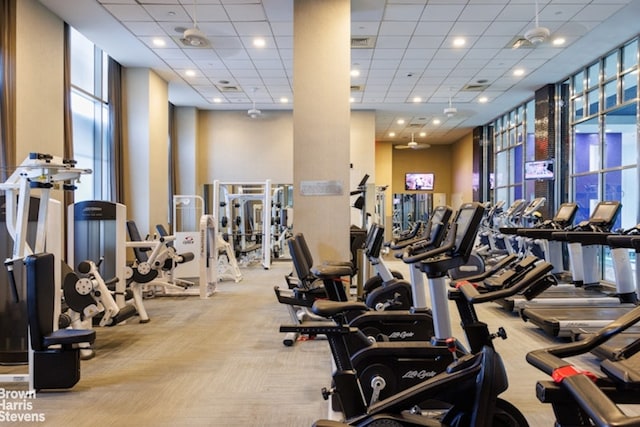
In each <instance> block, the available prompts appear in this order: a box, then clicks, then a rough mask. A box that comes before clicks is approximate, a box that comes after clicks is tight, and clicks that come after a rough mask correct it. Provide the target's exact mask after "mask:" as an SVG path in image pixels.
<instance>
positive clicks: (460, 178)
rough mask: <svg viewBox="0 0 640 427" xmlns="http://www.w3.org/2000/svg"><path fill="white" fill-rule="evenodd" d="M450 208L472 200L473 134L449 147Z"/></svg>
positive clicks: (455, 207)
mask: <svg viewBox="0 0 640 427" xmlns="http://www.w3.org/2000/svg"><path fill="white" fill-rule="evenodd" d="M451 165H452V167H451V199H450V200H451V207H452V208H454V209H457V208H458V207H459V206H460V204H461V203H467V202H471V201H472V200H473V189H472V186H471V184H470V183H472V182H473V134H471V133H469V134H468V135H466V136H465V137H463V138H461V139H460V140H458V141H456V142H455V143H454V144H453V145H452V146H451Z"/></svg>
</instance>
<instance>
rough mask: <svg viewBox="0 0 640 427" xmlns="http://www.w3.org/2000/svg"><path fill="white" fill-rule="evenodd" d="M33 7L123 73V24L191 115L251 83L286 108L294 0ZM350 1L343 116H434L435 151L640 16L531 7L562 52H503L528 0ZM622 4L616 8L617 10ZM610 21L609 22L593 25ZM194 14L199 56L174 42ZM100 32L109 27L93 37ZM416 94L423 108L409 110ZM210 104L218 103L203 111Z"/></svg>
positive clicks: (630, 7) (238, 100)
mask: <svg viewBox="0 0 640 427" xmlns="http://www.w3.org/2000/svg"><path fill="white" fill-rule="evenodd" d="M39 1H40V2H41V3H43V4H44V5H45V6H47V7H50V8H51V9H52V10H54V11H55V13H60V14H61V17H62V18H63V19H64V20H65V21H66V22H69V23H70V24H71V25H73V26H76V27H77V28H85V29H86V28H89V27H90V26H94V25H95V26H96V27H95V29H94V28H93V27H92V31H90V32H89V34H91V35H92V37H96V39H95V40H94V41H95V42H96V43H97V44H98V45H100V46H104V47H105V49H106V50H108V53H109V54H111V55H112V56H114V57H115V58H116V59H117V60H121V59H119V58H124V60H123V65H125V66H129V64H127V61H131V65H133V66H144V64H143V63H141V62H140V61H139V60H137V59H136V61H135V63H134V62H133V61H132V60H131V59H129V58H130V56H131V55H130V53H128V52H126V51H127V50H128V51H130V50H131V49H130V48H129V49H127V48H128V47H130V46H131V45H132V43H127V42H125V43H122V48H120V49H124V51H123V52H122V53H120V49H119V47H118V45H117V44H116V43H114V40H116V39H118V38H116V37H113V35H114V30H113V28H122V34H120V35H121V36H122V37H124V39H126V38H127V37H128V39H129V40H133V41H138V42H139V44H140V46H141V47H140V48H141V49H145V47H146V49H148V53H149V57H150V58H153V59H154V61H155V62H153V63H149V65H148V66H149V67H151V68H155V69H156V71H157V72H158V73H159V74H161V75H162V76H163V77H165V78H167V80H169V81H170V83H169V94H170V95H169V96H170V99H172V97H173V95H172V94H173V93H175V96H176V99H180V100H181V102H182V101H183V100H185V99H187V97H186V96H185V95H184V91H179V89H178V91H176V89H172V88H182V87H184V86H185V85H189V84H190V85H191V86H192V88H193V89H194V90H193V92H197V97H196V98H194V101H193V102H194V104H193V105H195V106H198V107H199V108H213V109H246V108H250V106H251V104H250V102H249V101H250V100H249V98H250V97H249V96H248V95H247V91H250V90H251V88H253V87H257V88H259V90H258V92H257V93H256V94H255V97H254V98H255V99H258V98H259V99H260V101H261V103H262V104H261V105H260V108H261V109H262V110H263V111H264V110H268V109H270V108H272V109H289V108H291V106H290V105H289V106H286V105H282V104H280V103H279V99H280V97H281V96H286V97H289V98H290V99H293V95H292V87H291V83H292V81H293V77H292V76H293V69H292V68H293V22H292V20H293V0H262V1H259V0H197V6H196V8H195V9H194V3H193V0H140V1H137V2H136V1H135V0H103V1H101V2H97V1H96V0H83V2H82V6H83V8H82V9H83V13H82V14H80V13H77V9H78V7H77V6H76V7H74V5H77V4H78V3H76V2H69V1H68V0H39ZM101 3H102V4H104V7H103V6H101ZM351 5H352V14H351V34H352V36H374V37H377V44H376V47H375V48H373V49H352V51H351V65H352V67H353V68H357V69H359V70H360V71H361V75H360V76H359V77H353V78H352V80H351V82H352V85H360V86H362V87H363V91H361V92H360V91H355V92H353V93H352V96H353V97H354V98H355V100H356V102H354V103H353V104H352V108H353V109H356V110H357V109H369V110H375V111H376V123H377V124H376V128H377V134H378V135H380V132H381V129H382V127H383V126H384V123H383V122H384V121H385V120H386V119H385V117H387V116H388V117H391V118H392V119H393V118H397V117H399V116H404V118H405V119H407V123H410V122H412V121H413V122H415V120H414V119H415V117H417V116H418V115H422V116H425V117H428V119H429V127H430V128H434V125H432V124H431V120H432V118H435V117H439V118H441V119H442V120H443V123H442V124H441V125H439V126H438V130H437V131H435V130H433V131H432V130H429V132H430V133H429V137H428V138H430V142H434V143H438V140H437V139H438V138H451V137H453V135H459V134H461V133H464V132H465V130H464V127H465V126H477V125H479V124H482V123H485V122H487V121H489V120H491V119H492V118H493V117H494V116H495V115H497V114H499V113H500V112H499V111H498V109H502V110H500V111H503V110H504V109H508V108H511V107H512V106H514V105H516V104H517V103H519V102H522V101H523V100H525V99H527V98H530V97H531V96H532V95H533V91H534V90H535V89H536V87H538V86H539V85H542V84H546V83H549V82H550V81H552V80H549V79H550V78H551V77H550V76H556V77H554V78H555V79H561V78H563V77H564V76H566V75H567V74H569V73H571V72H572V71H574V70H575V69H577V68H578V67H580V66H581V65H584V62H586V61H590V60H591V59H593V56H594V53H593V52H594V51H595V50H598V51H599V52H600V51H602V53H605V52H606V49H608V48H611V47H615V46H616V45H619V44H620V43H622V42H623V41H625V40H626V39H628V38H630V37H633V36H634V35H636V34H637V17H638V16H640V2H639V1H637V0H611V1H606V0H556V1H551V0H539V6H540V20H539V21H540V25H543V26H545V27H548V28H549V29H551V31H552V32H553V33H555V34H558V35H562V36H564V37H566V38H567V44H566V45H565V48H555V47H552V46H550V45H549V44H543V45H540V46H537V47H535V48H532V49H516V50H513V49H511V48H510V47H509V48H507V47H506V46H507V44H508V43H509V42H511V41H512V40H513V39H514V38H515V37H516V36H522V34H523V33H524V32H525V31H526V30H528V29H531V28H533V26H534V25H535V5H534V2H533V0H477V1H476V0H473V1H471V0H387V1H385V0H352V1H351ZM90 6H91V7H93V9H90V8H89V7H90ZM621 7H625V10H624V11H623V12H621V13H617V14H616V11H617V10H618V9H619V8H621ZM88 8H89V9H88ZM89 10H90V12H89V13H85V12H87V11H89ZM609 16H611V19H610V21H609V22H611V23H612V24H610V25H609V22H605V23H604V24H602V21H603V20H604V19H607V17H609ZM194 17H196V18H197V22H198V27H199V28H200V29H201V30H202V31H203V32H204V33H205V34H206V35H207V37H208V38H209V40H210V41H211V47H210V48H206V49H194V48H186V47H184V46H182V45H181V44H180V43H179V41H178V38H179V37H180V36H181V35H182V32H183V31H184V29H185V28H191V27H193V25H194V22H193V18H194ZM104 22H109V23H110V25H109V26H104V25H103V23H104ZM101 25H102V26H104V27H105V28H107V27H108V28H109V30H107V31H105V33H104V34H103V35H100V34H101V33H100V31H101V30H100V26H101ZM254 36H261V37H265V38H266V40H267V47H266V49H263V50H259V49H256V48H255V47H254V46H253V44H252V41H253V37H254ZM319 36H320V37H321V36H322V35H319ZM457 36H466V38H467V43H466V45H465V46H464V47H463V48H461V49H454V48H453V46H452V41H453V39H454V38H455V37H457ZM100 37H103V38H102V39H101V38H100ZM156 37H161V38H164V39H165V41H166V43H167V46H166V48H163V49H159V48H156V47H155V46H153V44H152V40H153V38H156ZM140 56H142V55H140ZM168 67H172V68H173V70H171V69H170V68H168ZM187 67H193V68H194V69H195V70H196V77H191V78H189V77H186V76H185V75H184V72H185V71H186V70H187ZM514 67H522V68H523V69H524V70H525V75H524V76H522V77H515V76H513V74H512V72H513V68H514ZM482 79H485V80H487V83H488V84H489V87H488V88H487V89H485V90H484V91H483V92H461V88H462V87H463V86H464V85H466V84H470V83H471V84H476V82H477V81H478V80H482ZM224 80H227V81H228V85H235V86H238V87H239V88H240V90H241V91H244V92H240V93H234V92H224V93H222V94H220V93H219V92H220V91H219V90H218V87H217V86H222V85H224V84H226V83H221V82H222V81H224ZM174 82H175V84H174ZM537 85H538V86H537ZM452 93H453V94H454V97H453V101H454V102H453V103H454V105H455V106H456V108H458V110H459V112H460V114H459V115H458V116H457V117H454V118H452V119H448V120H445V119H444V118H443V117H442V109H443V108H444V107H445V106H446V105H447V104H448V97H449V96H450V95H451V94H452ZM481 94H482V95H486V96H488V97H489V99H490V101H489V102H488V103H487V104H483V105H479V104H478V102H477V98H478V96H480V95H481ZM415 96H420V97H421V98H422V99H423V103H422V104H414V103H413V102H412V101H413V98H414V97H415ZM203 97H205V98H206V99H204V98H203ZM214 97H221V98H223V100H224V101H223V102H222V103H219V104H214V103H213V98H214ZM247 103H248V104H247ZM412 115H413V118H412V117H410V116H412ZM390 120H391V119H390ZM390 123H391V122H390ZM394 126H397V125H394ZM451 126H461V127H462V128H459V129H452V128H451ZM400 133H402V132H400ZM405 135H406V132H405ZM438 135H447V136H442V137H439V136H438ZM434 138H435V139H436V140H435V141H434ZM442 141H443V142H444V141H445V140H442ZM448 141H449V142H450V140H448Z"/></svg>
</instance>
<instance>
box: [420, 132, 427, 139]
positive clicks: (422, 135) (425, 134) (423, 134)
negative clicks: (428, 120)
mask: <svg viewBox="0 0 640 427" xmlns="http://www.w3.org/2000/svg"><path fill="white" fill-rule="evenodd" d="M418 135H419V136H420V137H421V138H424V137H425V136H427V133H426V132H420V133H419V134H418Z"/></svg>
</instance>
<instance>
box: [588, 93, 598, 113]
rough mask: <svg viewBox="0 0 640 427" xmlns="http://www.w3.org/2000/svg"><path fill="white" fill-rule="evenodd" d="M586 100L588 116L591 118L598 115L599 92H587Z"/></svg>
mask: <svg viewBox="0 0 640 427" xmlns="http://www.w3.org/2000/svg"><path fill="white" fill-rule="evenodd" d="M587 98H588V102H589V112H588V115H589V116H593V115H594V114H598V112H599V111H600V91H599V90H598V89H594V90H592V91H589V93H588V94H587Z"/></svg>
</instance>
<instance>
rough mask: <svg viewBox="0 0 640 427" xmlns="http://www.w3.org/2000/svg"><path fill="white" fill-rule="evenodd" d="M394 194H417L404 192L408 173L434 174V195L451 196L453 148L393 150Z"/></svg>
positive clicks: (445, 146) (439, 146)
mask: <svg viewBox="0 0 640 427" xmlns="http://www.w3.org/2000/svg"><path fill="white" fill-rule="evenodd" d="M392 167H393V183H392V187H391V192H392V194H393V193H416V192H415V191H405V190H404V174H405V173H407V172H433V173H434V174H435V177H434V190H433V193H445V194H447V200H448V198H449V197H448V196H449V195H450V194H451V184H452V181H451V177H452V171H451V170H452V163H451V146H450V145H432V146H431V148H427V149H425V150H411V149H406V150H393V166H392Z"/></svg>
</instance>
